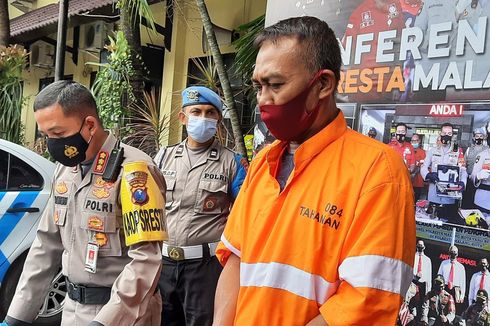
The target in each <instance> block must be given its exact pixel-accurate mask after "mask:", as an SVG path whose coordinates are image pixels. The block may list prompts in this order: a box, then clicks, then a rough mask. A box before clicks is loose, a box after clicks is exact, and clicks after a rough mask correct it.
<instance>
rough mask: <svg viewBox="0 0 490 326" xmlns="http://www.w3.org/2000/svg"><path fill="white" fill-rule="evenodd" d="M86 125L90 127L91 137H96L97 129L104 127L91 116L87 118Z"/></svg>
mask: <svg viewBox="0 0 490 326" xmlns="http://www.w3.org/2000/svg"><path fill="white" fill-rule="evenodd" d="M84 123H85V124H86V125H87V126H88V129H89V131H90V135H91V136H93V135H95V133H96V132H97V129H98V128H101V127H102V125H101V123H100V121H99V119H97V118H96V117H94V116H91V115H89V116H86V117H85V121H84Z"/></svg>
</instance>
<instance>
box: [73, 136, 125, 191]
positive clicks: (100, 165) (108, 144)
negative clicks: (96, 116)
mask: <svg viewBox="0 0 490 326" xmlns="http://www.w3.org/2000/svg"><path fill="white" fill-rule="evenodd" d="M116 141H117V139H116V137H114V135H113V134H112V133H111V132H109V135H107V138H106V140H105V142H104V144H103V145H102V147H101V148H100V150H99V152H98V153H97V155H95V157H94V161H93V162H92V167H91V168H90V170H89V171H88V172H87V174H86V175H85V176H84V177H83V179H82V182H81V183H80V185H79V186H78V190H77V191H79V190H80V189H82V188H83V187H85V186H87V185H89V184H90V183H92V176H93V175H94V174H97V175H102V174H103V173H104V170H105V168H106V166H107V162H108V161H109V154H110V153H111V151H112V149H113V148H114V146H115V145H116ZM79 170H80V169H79ZM79 173H80V174H81V171H79Z"/></svg>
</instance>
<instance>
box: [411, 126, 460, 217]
mask: <svg viewBox="0 0 490 326" xmlns="http://www.w3.org/2000/svg"><path fill="white" fill-rule="evenodd" d="M440 136H441V146H437V147H433V148H431V149H429V150H428V152H427V156H426V158H425V160H424V164H422V167H421V168H420V174H421V175H422V178H424V180H425V181H428V182H430V184H429V194H428V199H429V201H430V203H431V205H439V206H441V207H440V208H439V209H438V214H437V216H438V217H439V218H443V219H446V220H450V221H451V222H453V223H457V222H458V220H459V218H458V205H457V202H456V199H454V198H449V197H443V196H440V195H438V194H437V191H436V183H437V182H439V177H438V173H437V166H438V165H448V166H458V167H459V176H458V177H459V181H458V182H457V184H458V186H459V188H460V190H464V187H465V186H466V180H467V178H468V175H467V173H466V167H465V162H464V156H463V152H462V150H461V148H460V147H458V146H457V144H455V143H454V142H453V141H452V138H453V126H452V124H450V123H444V124H443V125H442V126H441V133H440Z"/></svg>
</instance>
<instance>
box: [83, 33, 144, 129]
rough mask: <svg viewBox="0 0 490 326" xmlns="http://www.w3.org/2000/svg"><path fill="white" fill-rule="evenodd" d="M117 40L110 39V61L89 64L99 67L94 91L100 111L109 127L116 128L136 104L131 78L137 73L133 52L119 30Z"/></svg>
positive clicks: (108, 47)
mask: <svg viewBox="0 0 490 326" xmlns="http://www.w3.org/2000/svg"><path fill="white" fill-rule="evenodd" d="M115 36H116V37H115V39H114V38H112V37H109V40H110V44H109V45H107V46H105V48H106V49H107V50H108V51H109V53H110V54H109V57H108V60H107V61H108V62H107V63H105V64H100V63H96V62H88V63H87V64H90V65H94V66H98V67H100V70H99V72H98V73H97V76H96V78H95V82H94V85H93V87H92V92H93V93H94V96H95V99H96V101H97V107H98V109H99V115H100V117H101V119H102V122H103V124H104V126H105V127H106V128H109V129H114V128H116V127H117V125H118V124H119V122H121V121H122V120H123V119H124V118H125V117H127V116H128V114H129V110H128V107H129V106H130V105H131V104H132V103H133V102H135V97H134V95H133V89H132V87H131V84H130V78H131V76H133V74H134V69H133V65H132V63H131V59H130V50H129V46H128V42H127V40H126V38H125V36H124V33H123V32H121V31H118V32H117V33H116V35H115Z"/></svg>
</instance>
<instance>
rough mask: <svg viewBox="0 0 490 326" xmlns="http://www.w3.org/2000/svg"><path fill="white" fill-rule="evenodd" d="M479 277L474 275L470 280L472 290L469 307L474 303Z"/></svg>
mask: <svg viewBox="0 0 490 326" xmlns="http://www.w3.org/2000/svg"><path fill="white" fill-rule="evenodd" d="M477 275H478V274H477V273H475V274H473V276H471V280H470V288H469V291H468V305H470V306H471V304H472V303H473V300H475V297H476V292H477V290H478V283H477V282H476V277H477Z"/></svg>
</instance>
